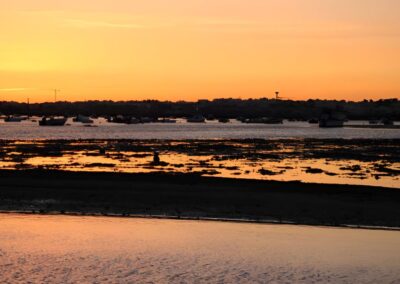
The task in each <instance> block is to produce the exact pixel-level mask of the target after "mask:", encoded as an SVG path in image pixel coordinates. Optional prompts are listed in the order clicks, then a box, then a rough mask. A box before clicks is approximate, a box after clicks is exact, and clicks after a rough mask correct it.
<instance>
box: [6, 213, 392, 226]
mask: <svg viewBox="0 0 400 284" xmlns="http://www.w3.org/2000/svg"><path fill="white" fill-rule="evenodd" d="M0 215H3V216H4V215H19V216H24V215H27V216H67V217H93V218H96V217H102V218H128V219H148V220H175V221H201V222H224V223H239V224H258V225H287V226H304V227H316V228H332V229H359V230H373V231H400V227H382V226H362V225H352V224H340V225H323V224H319V225H315V224H305V223H296V222H290V221H278V220H262V219H261V220H253V219H230V218H211V217H209V218H207V217H195V216H181V217H179V216H171V215H140V214H138V215H135V214H128V215H121V214H115V213H108V214H101V213H82V212H64V213H61V212H46V213H40V212H34V213H33V212H29V211H2V210H0Z"/></svg>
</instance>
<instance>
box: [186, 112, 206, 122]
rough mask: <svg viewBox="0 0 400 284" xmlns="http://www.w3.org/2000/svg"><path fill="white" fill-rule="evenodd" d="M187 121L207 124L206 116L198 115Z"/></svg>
mask: <svg viewBox="0 0 400 284" xmlns="http://www.w3.org/2000/svg"><path fill="white" fill-rule="evenodd" d="M186 121H187V122H191V123H204V122H206V118H205V117H204V116H202V115H199V114H198V115H194V116H192V117H189V118H188V119H187V120H186Z"/></svg>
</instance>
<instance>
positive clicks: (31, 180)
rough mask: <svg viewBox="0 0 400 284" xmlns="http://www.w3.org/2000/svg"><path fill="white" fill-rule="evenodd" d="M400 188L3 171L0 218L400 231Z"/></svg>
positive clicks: (0, 174) (0, 172)
mask: <svg viewBox="0 0 400 284" xmlns="http://www.w3.org/2000/svg"><path fill="white" fill-rule="evenodd" d="M399 204H400V189H394V188H383V187H372V186H353V185H335V184H311V183H301V182H278V181H260V180H234V179H229V178H216V177H202V176H200V175H194V174H167V173H152V174H123V173H90V172H64V171H50V170H20V171H7V170H0V212H3V213H6V212H10V213H12V212H14V213H17V212H20V213H25V214H33V213H38V214H60V215H63V214H65V215H68V214H71V215H79V216H91V215H93V216H115V217H143V218H149V217H151V218H155V217H157V218H171V219H181V220H182V219H185V220H217V221H218V220H219V221H228V222H229V221H240V222H253V223H271V224H299V225H311V226H329V227H349V226H351V227H356V228H357V227H360V228H378V229H379V228H390V229H392V228H393V229H398V228H400V217H399V216H400V206H398V205H399Z"/></svg>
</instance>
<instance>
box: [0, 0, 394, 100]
mask: <svg viewBox="0 0 400 284" xmlns="http://www.w3.org/2000/svg"><path fill="white" fill-rule="evenodd" d="M399 11H400V1H399V0H379V1H378V0H351V1H349V0H190V1H188V0H96V1H94V0H65V1H60V0H12V1H10V0H0V100H17V101H25V100H26V98H27V97H29V98H30V100H31V101H32V102H41V101H50V100H53V92H52V91H51V89H54V88H58V89H61V92H60V94H59V99H60V100H71V101H75V100H90V99H100V100H102V99H111V100H130V99H160V100H197V99H203V98H207V99H212V98H216V97H236V98H237V97H241V98H248V97H253V98H255V97H272V96H273V93H274V91H275V90H276V89H278V90H280V91H281V92H282V95H283V96H286V97H290V98H292V99H308V98H320V99H349V100H350V99H351V100H361V99H364V98H367V99H379V98H400V17H399Z"/></svg>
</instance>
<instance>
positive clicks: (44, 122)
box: [39, 116, 67, 126]
mask: <svg viewBox="0 0 400 284" xmlns="http://www.w3.org/2000/svg"><path fill="white" fill-rule="evenodd" d="M66 122H67V118H66V117H63V118H54V117H50V118H47V117H45V116H44V117H43V118H42V119H41V120H40V121H39V125H40V126H64V125H65V123H66Z"/></svg>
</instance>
